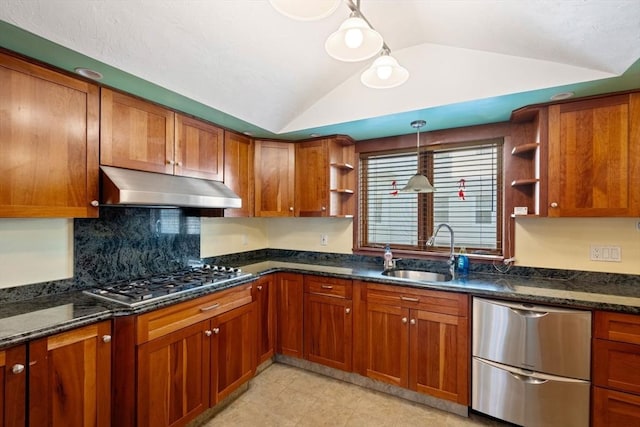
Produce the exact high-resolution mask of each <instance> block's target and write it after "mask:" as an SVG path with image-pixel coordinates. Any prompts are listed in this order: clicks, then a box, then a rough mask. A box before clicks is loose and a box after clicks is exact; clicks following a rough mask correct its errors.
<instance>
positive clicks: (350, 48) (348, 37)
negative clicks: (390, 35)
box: [324, 10, 384, 62]
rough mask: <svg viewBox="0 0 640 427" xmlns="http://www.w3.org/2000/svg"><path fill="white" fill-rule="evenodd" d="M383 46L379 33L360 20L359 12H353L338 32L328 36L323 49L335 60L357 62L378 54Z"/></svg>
mask: <svg viewBox="0 0 640 427" xmlns="http://www.w3.org/2000/svg"><path fill="white" fill-rule="evenodd" d="M383 44H384V41H383V40H382V36H381V35H380V33H378V32H377V31H376V30H374V29H373V28H371V26H370V25H369V24H368V23H367V22H366V21H365V20H364V19H362V17H361V16H360V15H359V10H354V11H352V12H351V15H350V16H349V18H347V20H346V21H344V22H343V23H342V25H340V28H338V31H336V32H334V33H333V34H331V35H330V36H329V38H328V39H327V42H326V43H325V44H324V48H325V50H326V51H327V53H328V54H329V55H330V56H332V57H333V58H335V59H338V60H340V61H345V62H357V61H363V60H365V59H369V58H371V57H372V56H374V55H375V54H376V53H378V52H380V49H382V45H383Z"/></svg>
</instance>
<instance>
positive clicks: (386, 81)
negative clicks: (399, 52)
mask: <svg viewBox="0 0 640 427" xmlns="http://www.w3.org/2000/svg"><path fill="white" fill-rule="evenodd" d="M408 78H409V71H407V69H406V68H404V67H403V66H401V65H400V64H398V61H397V60H396V59H395V58H394V57H393V56H391V55H382V56H379V57H378V58H376V60H375V61H373V64H371V67H369V68H367V69H366V70H365V71H364V72H363V73H362V75H361V76H360V81H361V82H362V84H363V85H365V86H368V87H370V88H374V89H389V88H392V87H396V86H400V85H401V84H402V83H404V82H406V81H407V79H408Z"/></svg>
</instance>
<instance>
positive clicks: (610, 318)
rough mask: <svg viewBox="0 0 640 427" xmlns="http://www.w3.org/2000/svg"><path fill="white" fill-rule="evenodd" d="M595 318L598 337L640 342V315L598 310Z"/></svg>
mask: <svg viewBox="0 0 640 427" xmlns="http://www.w3.org/2000/svg"><path fill="white" fill-rule="evenodd" d="M595 318H596V321H595V333H594V335H595V337H596V338H602V339H605V340H612V341H620V342H626V343H631V344H640V316H637V315H634V314H622V313H609V312H606V311H597V312H596V316H595Z"/></svg>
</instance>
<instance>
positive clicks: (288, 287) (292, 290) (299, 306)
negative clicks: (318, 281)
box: [276, 273, 304, 358]
mask: <svg viewBox="0 0 640 427" xmlns="http://www.w3.org/2000/svg"><path fill="white" fill-rule="evenodd" d="M303 277H304V276H303V275H302V274H294V273H278V274H277V276H276V318H277V321H276V351H277V352H278V353H280V354H284V355H286V356H293V357H299V358H302V357H303V352H302V346H303V341H302V336H303V328H302V322H303V299H304V298H303V295H304V291H303Z"/></svg>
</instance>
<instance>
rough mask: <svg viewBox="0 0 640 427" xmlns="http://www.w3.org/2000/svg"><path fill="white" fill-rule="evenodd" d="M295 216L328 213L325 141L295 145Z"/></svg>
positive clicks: (324, 214)
mask: <svg viewBox="0 0 640 427" xmlns="http://www.w3.org/2000/svg"><path fill="white" fill-rule="evenodd" d="M295 169H296V180H295V183H296V200H295V212H296V216H327V215H328V213H329V159H328V142H327V140H325V139H321V140H316V141H307V142H301V143H298V144H296V168H295Z"/></svg>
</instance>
